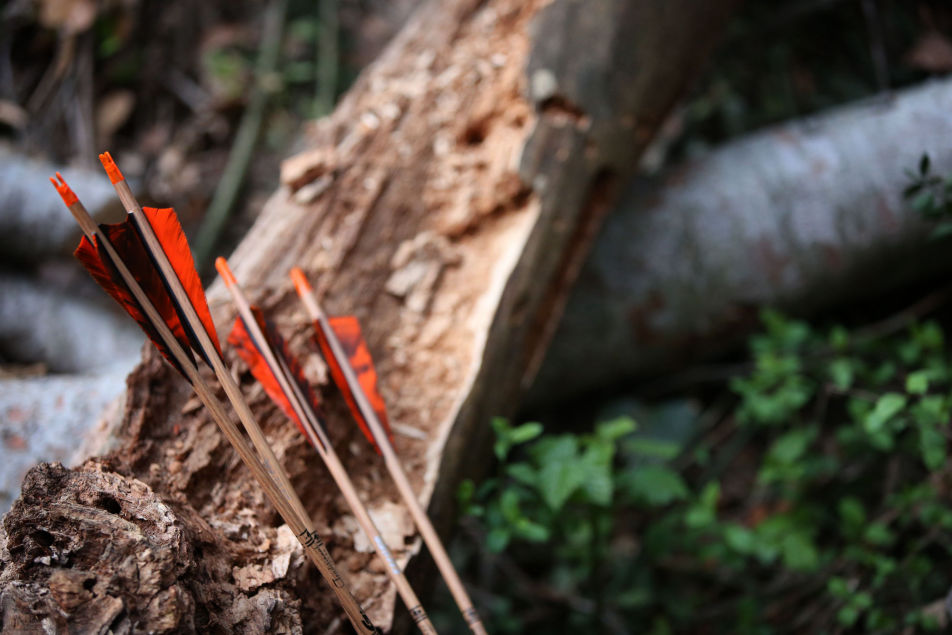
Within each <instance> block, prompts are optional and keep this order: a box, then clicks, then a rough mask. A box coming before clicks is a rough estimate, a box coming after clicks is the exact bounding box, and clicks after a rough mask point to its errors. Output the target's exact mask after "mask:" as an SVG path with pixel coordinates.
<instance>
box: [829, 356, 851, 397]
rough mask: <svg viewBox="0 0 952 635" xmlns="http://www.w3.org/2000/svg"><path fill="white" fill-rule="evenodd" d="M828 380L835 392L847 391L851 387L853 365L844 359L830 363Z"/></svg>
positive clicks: (840, 358)
mask: <svg viewBox="0 0 952 635" xmlns="http://www.w3.org/2000/svg"><path fill="white" fill-rule="evenodd" d="M829 370H830V379H832V380H833V385H834V386H836V388H837V390H841V391H844V392H845V391H847V390H849V389H850V387H851V386H852V385H853V363H852V362H851V361H850V360H849V359H846V358H845V357H838V358H836V359H834V360H833V361H832V362H830V369H829Z"/></svg>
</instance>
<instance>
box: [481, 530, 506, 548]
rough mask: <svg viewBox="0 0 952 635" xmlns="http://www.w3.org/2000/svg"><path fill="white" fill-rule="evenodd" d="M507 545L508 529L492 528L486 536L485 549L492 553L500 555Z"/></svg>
mask: <svg viewBox="0 0 952 635" xmlns="http://www.w3.org/2000/svg"><path fill="white" fill-rule="evenodd" d="M508 544H509V529H508V528H506V527H494V528H492V529H490V530H489V533H488V534H486V548H487V549H489V550H490V551H492V552H493V553H500V552H502V551H503V550H504V549H505V548H506V545H508Z"/></svg>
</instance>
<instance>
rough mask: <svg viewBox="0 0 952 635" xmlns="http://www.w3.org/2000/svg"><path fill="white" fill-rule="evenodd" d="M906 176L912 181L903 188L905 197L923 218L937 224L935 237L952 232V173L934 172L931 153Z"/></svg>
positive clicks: (933, 232) (925, 155)
mask: <svg viewBox="0 0 952 635" xmlns="http://www.w3.org/2000/svg"><path fill="white" fill-rule="evenodd" d="M906 176H907V177H909V181H910V183H909V185H907V186H906V189H905V190H903V193H902V195H903V198H905V199H906V200H907V201H908V202H909V204H910V205H911V206H912V208H913V209H914V210H915V211H917V212H919V213H920V214H921V215H922V217H923V218H925V219H926V220H928V221H932V222H934V223H935V224H936V226H935V229H933V230H932V236H933V238H938V237H942V236H947V235H949V234H952V174H950V175H948V176H946V177H944V178H943V177H941V176H938V175H936V174H934V173H933V172H932V161H931V160H930V159H929V155H928V154H923V155H922V158H921V159H919V166H918V168H917V170H916V171H915V172H913V171H908V172H907V173H906Z"/></svg>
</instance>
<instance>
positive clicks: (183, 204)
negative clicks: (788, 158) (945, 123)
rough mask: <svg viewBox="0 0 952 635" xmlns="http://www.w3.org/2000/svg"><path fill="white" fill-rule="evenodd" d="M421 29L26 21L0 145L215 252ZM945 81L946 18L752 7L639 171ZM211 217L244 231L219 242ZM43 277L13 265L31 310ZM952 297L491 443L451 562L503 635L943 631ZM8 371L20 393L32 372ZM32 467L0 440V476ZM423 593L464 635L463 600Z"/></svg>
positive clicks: (926, 203)
mask: <svg viewBox="0 0 952 635" xmlns="http://www.w3.org/2000/svg"><path fill="white" fill-rule="evenodd" d="M415 4H416V2H415V1H414V0H400V1H397V2H384V1H382V0H321V1H320V2H317V3H312V2H303V1H301V0H273V1H272V2H270V3H268V4H267V5H262V4H261V3H255V2H247V1H242V2H231V1H229V2H222V1H218V0H212V1H209V2H202V3H186V2H158V1H155V0H138V1H132V2H118V1H116V2H110V1H105V2H95V1H94V0H37V1H35V2H33V1H25V0H11V1H9V2H7V3H5V4H4V6H3V7H2V9H0V11H2V22H0V139H2V142H3V143H4V144H5V145H6V146H7V147H8V148H9V149H10V152H11V153H12V156H14V157H31V158H40V159H42V160H45V161H49V162H50V163H53V164H57V165H59V164H66V163H70V164H77V165H80V166H83V165H89V164H91V163H92V162H93V161H95V157H96V154H97V152H98V151H100V150H102V149H110V150H111V151H112V152H113V154H114V156H116V157H117V159H118V160H119V162H120V164H121V165H122V166H123V169H124V171H125V172H126V173H127V175H128V176H129V177H130V178H132V179H133V180H134V181H136V182H137V183H138V187H139V190H140V191H141V192H142V200H143V202H145V203H154V204H160V205H161V206H174V207H175V208H176V209H177V210H178V212H179V214H180V217H181V218H182V220H183V222H184V223H185V224H186V228H187V230H188V231H189V233H190V234H191V235H192V236H195V237H199V238H198V240H199V241H204V242H205V244H206V245H207V247H206V248H210V247H209V246H214V247H215V249H216V250H217V251H219V252H222V253H224V252H227V251H228V250H229V248H230V247H232V246H233V245H234V244H236V242H237V240H238V239H239V238H240V237H241V236H242V235H243V234H244V233H245V231H246V230H247V228H248V227H249V226H250V223H251V222H252V221H253V219H254V216H255V214H256V212H257V210H259V209H260V208H261V206H262V204H263V202H264V200H265V198H266V197H267V196H268V195H269V194H270V193H271V192H272V191H273V190H274V189H275V187H276V186H277V181H278V179H277V167H278V164H279V161H280V159H281V158H283V157H286V156H288V155H290V154H292V153H293V152H294V150H295V149H296V146H295V139H296V138H297V137H298V136H299V135H300V131H301V129H302V126H304V125H306V123H305V122H306V121H307V120H309V119H312V118H314V117H319V116H321V115H324V114H326V113H328V112H329V111H330V110H331V109H332V108H333V104H334V102H335V100H336V99H337V98H338V97H339V96H340V95H342V94H343V93H344V92H345V91H346V89H347V87H348V86H349V85H350V83H351V82H353V81H354V79H355V78H356V76H357V74H358V73H359V71H360V69H361V68H362V67H363V66H364V65H366V64H367V63H369V62H370V61H371V60H373V58H374V57H375V56H376V55H377V54H378V53H379V52H380V51H381V49H382V47H383V46H384V45H385V43H386V41H387V40H388V39H389V38H390V37H391V36H392V35H393V34H394V33H395V32H396V31H397V30H398V29H399V27H400V25H401V24H402V22H403V20H404V19H405V18H406V16H407V15H408V13H409V12H410V11H411V10H412V9H413V7H414V6H415ZM950 71H952V6H950V5H949V4H948V3H947V2H944V1H940V0H931V1H926V0H913V1H908V2H905V1H904V2H900V1H898V0H781V1H776V2H766V1H763V0H761V1H750V2H747V3H746V4H745V5H744V6H743V8H742V10H741V11H740V12H739V14H738V15H737V16H736V17H735V18H734V20H733V22H732V23H731V25H730V28H729V32H728V34H727V36H726V38H725V40H724V42H723V44H722V46H721V47H720V49H719V52H718V54H717V55H716V56H715V58H713V59H712V60H710V62H709V64H708V65H707V68H706V71H705V73H704V75H703V77H702V78H701V79H700V80H699V81H698V82H697V83H696V84H695V86H694V88H693V90H692V92H691V94H690V95H689V96H688V97H687V98H686V99H685V100H684V101H683V102H682V103H681V104H680V105H679V106H678V107H677V109H676V110H675V112H674V113H673V114H672V115H671V117H670V119H669V121H668V122H667V124H666V125H665V126H664V129H663V130H662V132H661V134H660V137H659V139H658V140H657V141H656V143H655V144H654V146H653V147H652V149H651V151H649V152H648V154H647V155H646V157H645V159H644V163H643V170H644V171H645V172H646V173H654V172H658V171H659V170H661V169H662V168H664V167H666V166H670V165H674V164H677V163H679V162H681V161H684V160H691V159H697V158H699V157H703V156H704V155H705V154H706V153H707V152H709V151H711V150H712V149H713V148H715V147H717V146H718V145H720V144H723V143H724V142H726V141H729V140H732V139H734V138H736V137H738V136H740V135H743V134H745V133H747V132H751V131H754V130H758V129H760V128H763V127H764V126H767V125H769V124H773V123H777V122H782V121H787V120H790V119H794V118H798V117H803V116H805V115H810V114H814V113H818V112H820V111H823V110H825V109H827V108H830V107H834V106H838V105H841V104H845V103H848V102H853V101H856V100H860V99H865V98H884V99H885V97H884V95H886V94H888V92H889V91H893V90H896V89H900V88H903V87H906V86H912V85H915V84H918V83H920V82H923V81H925V80H927V79H929V78H932V77H937V76H942V75H946V74H948V73H949V72H950ZM877 96H879V97H877ZM950 116H952V113H950ZM950 142H952V141H950ZM14 160H17V159H14ZM862 160H863V158H862V157H857V158H856V161H857V162H861V161H862ZM908 168H909V170H910V174H909V175H908V179H907V185H908V189H907V191H906V193H905V194H906V197H907V202H908V205H909V207H910V209H912V210H914V211H915V212H916V213H921V214H923V216H924V217H926V218H928V219H929V221H930V222H932V223H934V224H935V229H936V232H937V233H940V234H941V233H943V232H945V231H947V226H946V225H945V224H944V223H947V222H948V214H949V213H950V209H952V207H950V203H949V201H950V200H952V197H950V196H949V193H950V192H952V186H950V185H949V184H950V181H949V176H950V175H948V174H942V173H937V172H936V171H935V170H934V169H933V168H932V166H931V165H930V163H929V161H928V159H926V158H924V159H923V160H922V161H921V162H920V163H919V164H918V165H910V166H908ZM216 206H217V207H218V208H223V210H224V211H221V212H219V213H220V214H222V215H223V216H222V217H223V218H224V217H228V218H230V220H228V221H227V222H217V223H216V222H211V221H209V220H208V218H207V217H206V215H205V214H206V210H207V209H209V207H213V208H214V207H216ZM204 264H205V265H206V266H207V264H208V262H207V260H206V262H205V263H204ZM50 266H51V265H50V264H49V263H48V262H46V261H45V260H44V261H43V262H29V261H24V260H23V259H22V258H16V259H8V260H7V261H6V262H3V263H2V267H4V268H5V269H6V270H8V271H11V272H16V273H17V275H22V276H26V277H30V278H31V279H35V280H37V281H38V284H48V283H49V280H50V275H49V274H48V270H49V267H50ZM44 272H47V273H44ZM53 277H54V278H55V276H53ZM74 283H75V278H69V284H70V285H72V284H74ZM950 295H952V291H950V289H949V288H945V287H939V288H935V287H923V286H916V287H914V288H909V289H905V290H903V291H902V292H898V293H893V294H890V295H889V296H887V297H882V298H878V299H876V301H875V302H870V303H868V304H864V305H862V306H851V307H849V308H845V309H842V310H840V311H837V312H834V313H832V314H829V315H823V316H820V317H818V318H816V319H814V320H813V321H812V322H810V323H808V322H805V321H801V320H798V319H795V318H792V317H788V316H785V315H783V314H781V313H778V312H774V311H769V310H766V311H764V312H763V313H762V328H761V329H760V332H758V334H756V335H755V336H753V337H751V338H750V339H749V342H748V345H747V347H746V348H742V349H738V350H734V351H730V352H728V353H726V354H723V355H721V356H720V357H718V358H717V359H715V360H712V361H710V362H709V366H707V367H706V369H707V370H708V371H711V372H705V373H704V375H703V376H704V379H703V380H687V381H671V382H668V383H667V384H664V385H662V387H661V388H659V384H658V383H657V382H654V383H650V384H644V383H635V382H632V383H631V384H630V385H623V386H613V387H612V389H611V391H602V392H599V393H598V394H596V395H586V396H585V397H583V398H580V399H577V400H575V401H573V402H572V403H570V404H562V405H561V406H560V407H559V408H558V413H559V414H553V413H552V412H551V411H549V410H546V411H545V412H533V411H527V412H525V413H524V414H523V415H522V416H521V418H520V421H518V422H517V421H512V422H508V421H504V420H495V421H493V423H492V425H493V428H494V431H495V434H496V439H497V442H496V447H495V454H496V456H495V461H496V464H495V466H494V468H493V470H492V476H491V477H490V478H488V479H487V480H485V481H483V482H478V483H474V482H467V483H464V485H463V487H462V488H461V489H460V492H459V498H460V503H461V519H460V531H459V532H457V537H456V539H455V542H454V544H453V551H454V554H455V557H456V559H457V561H458V562H459V563H460V564H461V566H463V567H464V570H465V571H466V574H465V577H466V578H467V579H468V580H470V581H472V583H473V585H474V589H475V593H476V595H475V599H476V602H477V604H478V605H480V606H484V607H487V613H488V618H489V625H490V630H491V631H492V632H502V633H520V632H572V631H575V632H594V631H600V632H609V633H634V632H650V633H656V634H659V635H660V634H663V633H675V632H684V633H803V632H830V633H834V632H868V633H872V632H883V633H886V632H890V633H891V632H902V633H913V632H925V631H935V630H939V629H943V628H945V627H946V625H947V624H948V622H949V610H948V607H947V599H946V598H947V595H948V593H949V590H950V587H952V558H950V549H952V507H950V505H949V500H950V492H949V487H950V485H952V480H950V476H952V475H950V473H949V468H948V462H947V460H946V446H947V442H948V437H949V428H948V423H949V419H950V414H952V365H950V355H949V342H948V335H947V334H948V333H949V319H950V304H949V298H950ZM923 298H924V299H923ZM0 355H2V358H0V362H2V363H3V365H4V368H5V369H6V370H5V372H8V373H12V374H14V375H17V376H22V374H23V373H29V372H34V371H27V370H24V369H28V368H32V367H33V366H31V364H33V363H34V362H37V361H40V362H42V360H31V359H23V358H21V357H18V356H16V355H13V354H10V353H9V352H7V351H2V352H0ZM689 370H690V369H681V370H680V371H676V372H680V373H688V372H689ZM38 372H45V370H40V371H38ZM664 386H669V387H668V388H665V387H664ZM537 416H538V417H539V419H540V420H541V423H523V422H524V421H532V420H534V419H535V418H536V417H537ZM11 434H12V435H13V436H11ZM11 439H14V440H13V441H11ZM27 441H28V440H27ZM22 442H24V439H22V438H20V439H19V440H16V434H14V433H9V432H5V433H4V443H5V445H6V448H7V451H15V450H16V446H17V444H18V443H22ZM435 593H436V594H437V597H436V600H435V601H437V602H440V603H442V605H443V606H444V607H445V608H444V609H443V610H442V612H441V611H433V613H436V619H437V621H440V618H441V617H442V618H445V619H444V621H445V624H444V625H442V628H441V630H443V631H444V632H452V628H453V627H455V626H457V625H456V624H455V620H454V619H453V614H454V609H453V608H452V605H451V602H450V601H449V598H448V597H444V596H442V595H441V593H442V591H439V590H437V591H435ZM437 626H441V624H439V623H438V624H437Z"/></svg>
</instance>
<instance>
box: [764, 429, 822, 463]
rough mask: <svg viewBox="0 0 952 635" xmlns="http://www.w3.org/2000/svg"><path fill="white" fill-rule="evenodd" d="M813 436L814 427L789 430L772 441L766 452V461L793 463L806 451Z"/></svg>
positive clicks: (814, 436)
mask: <svg viewBox="0 0 952 635" xmlns="http://www.w3.org/2000/svg"><path fill="white" fill-rule="evenodd" d="M814 438H816V429H814V428H798V429H795V430H791V431H790V432H788V433H786V434H784V435H783V436H781V437H780V438H779V439H777V440H776V441H774V443H773V445H772V446H771V448H770V451H769V453H768V461H776V462H778V463H786V464H790V463H794V462H796V461H798V460H799V459H800V458H801V457H802V456H803V455H804V454H805V453H806V451H807V448H808V447H809V446H810V443H812V442H813V439H814Z"/></svg>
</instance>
